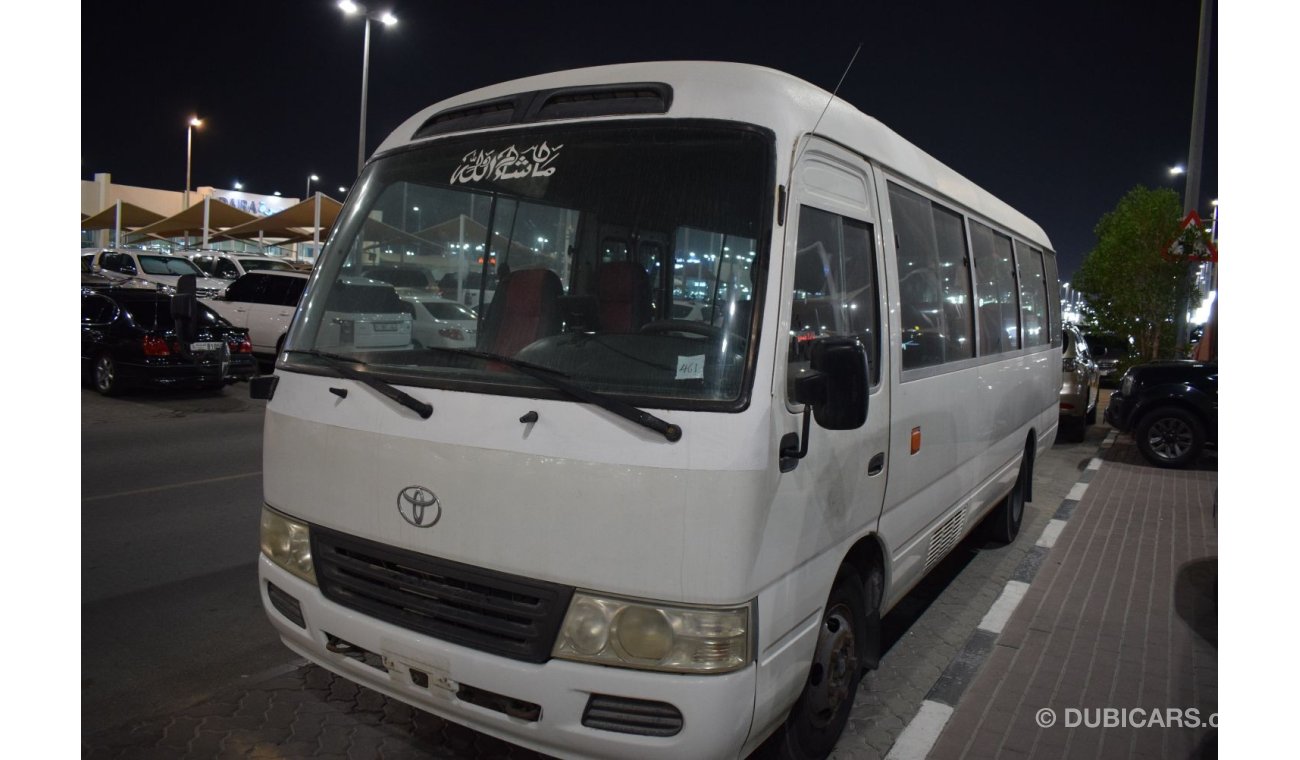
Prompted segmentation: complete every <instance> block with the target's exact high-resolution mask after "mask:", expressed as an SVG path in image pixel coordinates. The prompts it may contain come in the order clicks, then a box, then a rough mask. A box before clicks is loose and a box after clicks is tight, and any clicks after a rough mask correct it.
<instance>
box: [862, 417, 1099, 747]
mask: <svg viewBox="0 0 1300 760" xmlns="http://www.w3.org/2000/svg"><path fill="white" fill-rule="evenodd" d="M1118 435H1119V434H1118V433H1117V432H1116V431H1115V430H1111V431H1110V432H1109V433H1107V434H1106V438H1105V439H1104V440H1103V441H1102V442H1101V445H1100V446H1099V447H1098V450H1097V454H1098V455H1097V456H1094V457H1093V458H1092V460H1091V461H1089V462H1088V465H1087V467H1085V468H1084V470H1083V472H1082V473H1080V475H1079V480H1078V481H1077V482H1076V483H1075V484H1074V486H1072V487H1071V488H1070V491H1069V493H1068V494H1066V496H1065V498H1064V499H1062V500H1061V504H1060V506H1059V507H1057V509H1056V513H1055V514H1054V515H1053V516H1052V519H1051V520H1049V521H1048V522H1047V525H1046V526H1044V528H1043V532H1042V534H1040V535H1039V537H1038V540H1037V541H1036V542H1035V543H1034V546H1033V548H1031V549H1030V550H1029V553H1028V554H1026V555H1025V557H1024V559H1023V560H1021V562H1020V565H1019V566H1017V567H1016V570H1015V572H1014V573H1012V575H1011V580H1009V581H1007V583H1006V586H1004V587H1003V589H1002V593H1001V594H1000V595H999V596H998V598H997V599H996V600H995V601H994V602H993V604H992V606H990V607H989V611H988V612H987V613H986V614H985V615H984V618H983V619H982V620H981V621H980V623H979V625H978V626H976V628H975V631H974V632H972V633H971V635H970V637H969V638H967V639H966V643H965V645H963V646H962V648H961V649H960V650H959V651H958V652H957V654H956V655H955V656H954V657H953V658H952V660H951V661H950V662H949V663H948V666H947V667H946V668H944V670H943V673H941V674H940V675H939V678H938V680H936V681H935V682H934V686H932V687H931V688H930V691H929V693H928V694H926V696H925V700H924V701H922V702H921V709H920V710H918V711H917V713H916V715H915V716H914V717H913V718H912V720H911V721H910V722H909V723H908V724H907V726H906V727H905V728H904V729H903V733H901V734H899V736H898V739H897V741H895V742H894V746H893V747H891V748H890V750H889V754H888V755H886V757H885V760H925V758H926V757H927V756H928V755H929V754H930V750H931V749H932V748H933V747H934V743H935V742H936V741H938V739H939V735H940V734H941V733H943V729H944V727H945V726H946V725H948V719H949V718H950V717H952V713H953V711H954V710H955V709H956V708H957V703H958V702H960V701H961V696H962V694H963V693H965V691H966V687H967V686H969V685H970V684H971V682H972V681H974V680H975V676H976V675H977V674H978V673H979V671H980V668H982V667H983V666H984V661H985V660H986V659H987V658H988V655H989V654H990V653H991V652H992V651H993V646H994V644H995V643H997V639H998V635H999V634H1001V633H1002V628H1003V626H1005V625H1006V623H1007V621H1008V620H1009V619H1010V618H1011V615H1012V613H1014V612H1015V611H1016V607H1017V606H1019V604H1020V600H1021V599H1022V598H1023V597H1024V595H1025V592H1026V591H1028V590H1029V585H1030V583H1032V582H1033V580H1034V576H1036V575H1037V574H1038V570H1039V568H1041V567H1042V565H1043V560H1044V559H1046V558H1047V555H1048V554H1050V553H1051V551H1052V547H1053V546H1055V545H1056V540H1057V538H1059V537H1060V535H1061V531H1062V530H1064V528H1065V525H1066V523H1067V522H1069V520H1070V516H1071V515H1072V514H1074V510H1075V507H1077V506H1079V502H1080V501H1081V500H1082V499H1083V495H1084V494H1085V493H1086V492H1087V490H1088V483H1090V482H1091V481H1092V479H1093V477H1095V476H1096V474H1097V471H1098V470H1099V469H1101V464H1102V460H1101V456H1100V454H1101V453H1102V452H1103V451H1105V450H1106V449H1108V448H1110V447H1111V446H1112V445H1114V443H1115V439H1116V438H1117V437H1118Z"/></svg>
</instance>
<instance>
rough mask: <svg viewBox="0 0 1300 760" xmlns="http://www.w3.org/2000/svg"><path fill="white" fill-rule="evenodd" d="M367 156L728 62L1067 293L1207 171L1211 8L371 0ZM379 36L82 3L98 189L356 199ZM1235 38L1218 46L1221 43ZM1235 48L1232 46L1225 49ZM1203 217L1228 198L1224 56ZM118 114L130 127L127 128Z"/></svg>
mask: <svg viewBox="0 0 1300 760" xmlns="http://www.w3.org/2000/svg"><path fill="white" fill-rule="evenodd" d="M370 8H371V9H372V10H383V9H386V8H391V10H392V11H393V13H394V14H395V15H396V16H397V17H398V18H399V23H398V24H397V25H396V26H394V27H384V26H382V25H380V24H377V23H376V24H373V25H372V30H371V50H370V56H371V57H370V92H369V98H368V111H369V118H368V126H367V133H366V134H367V140H366V142H367V155H368V154H369V151H370V150H373V149H374V148H375V147H376V146H378V145H379V143H380V141H382V140H383V139H384V137H385V136H386V135H387V134H388V133H389V131H391V130H392V129H394V128H395V127H396V126H397V125H398V124H400V123H401V122H402V121H403V120H404V119H405V118H406V117H408V116H410V115H411V114H412V113H414V112H415V111H417V110H419V109H421V108H423V107H425V106H427V105H429V104H432V103H434V102H436V101H438V100H440V99H442V98H446V97H449V96H452V95H455V94H458V93H460V92H464V91H466V90H470V89H474V88H477V87H481V86H484V85H488V84H493V83H495V82H500V81H505V80H509V79H514V78H517V77H522V76H527V75H532V74H539V73H544V72H547V71H557V70H561V69H568V68H577V67H582V66H592V65H600V64H608V63H621V62H629V61H641V60H683V59H690V60H727V61H737V62H743V63H753V64H759V65H764V66H770V67H772V68H777V69H781V70H784V71H787V72H789V73H791V74H794V75H796V76H798V77H801V78H803V79H806V80H808V81H810V82H812V83H814V84H817V85H819V86H821V87H823V88H824V89H826V90H831V89H833V88H834V87H835V84H836V82H837V81H838V80H839V78H840V75H841V73H842V72H843V69H844V67H845V65H846V64H847V63H848V61H849V59H850V57H851V56H852V54H853V51H854V49H855V48H856V47H857V45H858V43H859V42H862V43H864V45H863V48H862V52H861V54H860V55H859V56H858V59H857V61H856V63H855V64H854V66H853V68H852V70H851V71H850V72H849V74H848V78H847V79H846V80H845V82H844V84H843V86H842V87H841V89H840V93H839V94H840V96H841V97H842V98H844V99H846V100H847V101H849V102H850V103H852V104H853V105H854V106H856V107H857V108H858V109H859V110H861V111H863V112H865V113H868V114H870V115H872V116H874V117H876V118H877V119H879V120H880V121H882V122H883V123H885V124H886V125H888V126H889V127H891V128H893V129H894V130H895V131H897V132H898V133H899V134H901V135H902V136H903V137H904V138H906V139H908V140H910V141H911V142H913V143H915V144H916V145H918V146H919V147H921V148H922V149H923V150H925V151H927V152H928V153H930V154H931V155H933V156H935V157H936V158H938V159H939V160H940V161H943V162H944V163H946V164H948V165H949V166H951V167H952V168H953V169H955V170H957V171H958V172H960V173H962V174H963V175H965V176H966V177H968V178H970V179H971V180H973V181H974V182H976V183H977V184H979V185H981V186H982V187H984V188H985V189H987V190H989V191H991V192H992V193H993V194H994V195H997V196H998V197H1000V198H1002V199H1003V200H1005V201H1007V202H1008V203H1010V204H1011V205H1012V206H1014V207H1016V208H1017V209H1019V210H1020V211H1022V212H1024V213H1025V214H1026V215H1028V216H1029V217H1030V218H1032V219H1034V220H1035V221H1037V222H1038V223H1039V224H1040V225H1042V227H1043V228H1044V229H1045V230H1046V231H1047V234H1048V235H1049V237H1051V239H1052V242H1053V243H1054V245H1055V247H1056V250H1057V252H1058V253H1059V255H1060V258H1061V279H1062V280H1067V279H1068V278H1069V277H1070V276H1071V275H1072V274H1073V272H1074V270H1075V269H1076V268H1077V267H1078V265H1079V262H1080V261H1082V258H1083V256H1084V254H1086V253H1087V251H1089V250H1090V249H1091V248H1092V246H1093V244H1094V238H1093V228H1094V226H1095V225H1096V223H1097V221H1098V219H1099V218H1100V217H1101V215H1102V214H1103V213H1105V212H1107V211H1108V210H1110V209H1112V208H1114V206H1115V204H1116V203H1117V202H1118V200H1119V199H1120V198H1121V197H1122V196H1123V195H1124V194H1125V193H1126V192H1127V191H1128V190H1130V189H1131V188H1133V187H1134V186H1136V185H1138V184H1143V185H1146V186H1148V187H1157V186H1166V187H1171V188H1174V189H1176V190H1178V192H1179V193H1180V194H1181V192H1182V178H1180V177H1171V176H1170V175H1169V172H1168V169H1169V167H1170V166H1173V165H1175V164H1183V163H1186V161H1187V152H1188V137H1189V133H1190V124H1191V111H1192V95H1193V84H1194V75H1195V69H1196V47H1197V29H1198V14H1199V12H1200V2H1199V0H1142V1H1141V2H1132V0H1122V1H1114V2H1112V1H1109V0H1107V1H1105V2H1092V3H1071V4H1066V3H1057V2H1041V1H1040V2H1031V3H1016V2H997V3H954V2H948V3H936V2H886V3H878V2H845V3H821V2H802V3H796V2H785V3H769V2H725V3H724V2H705V1H704V0H695V2H689V3H687V2H676V1H675V0H674V1H670V0H659V1H657V2H653V3H636V4H627V5H622V4H618V3H612V2H602V3H587V2H563V3H523V2H499V1H495V0H472V1H471V2H460V3H453V2H427V1H421V2H416V1H415V0H393V3H392V4H391V5H380V4H378V2H372V3H371V5H370ZM362 28H363V27H362V22H361V20H360V19H359V18H358V17H355V16H354V17H347V16H345V15H344V14H343V13H342V12H341V11H340V10H339V9H338V8H337V7H336V6H335V1H334V0H273V1H270V2H262V3H242V4H241V3H177V2H155V1H153V0H146V1H144V2H141V1H139V0H132V1H131V2H99V3H86V4H83V5H82V6H81V33H82V51H81V53H82V55H81V178H82V179H90V178H91V177H92V175H93V174H95V173H96V172H109V173H111V174H112V175H113V180H114V181H115V182H118V183H121V184H128V185H138V186H144V187H155V188H165V189H176V190H180V189H182V188H183V186H184V181H185V132H186V130H185V125H186V122H187V121H188V118H189V116H190V115H191V114H195V113H196V114H198V115H199V116H200V117H202V118H203V119H205V120H206V124H205V126H204V127H203V128H202V130H201V131H197V132H196V133H195V137H194V155H193V174H194V180H193V183H194V186H195V187H198V186H203V185H212V186H216V187H222V188H230V187H231V186H232V185H233V183H234V182H235V181H236V180H239V181H240V182H242V183H243V185H244V189H245V190H247V191H249V192H255V193H264V194H268V195H269V194H271V193H272V192H273V191H276V190H278V191H280V192H281V193H283V194H284V195H286V196H301V195H302V194H303V191H304V188H305V185H306V180H307V176H308V175H309V174H311V173H316V174H318V175H320V177H321V182H320V183H319V189H321V190H323V191H325V192H327V193H330V194H333V195H336V196H337V195H339V193H338V187H339V186H340V185H349V184H350V183H351V180H352V179H353V178H354V175H355V167H356V153H357V129H358V121H359V111H360V89H361V81H360V80H361V57H362V56H361V51H362V37H363V31H362ZM1216 36H1217V35H1216ZM1216 48H1217V45H1216ZM1211 65H1212V68H1211V75H1210V82H1209V97H1208V102H1207V120H1206V131H1205V146H1206V149H1205V154H1204V157H1203V161H1204V163H1203V177H1202V182H1201V193H1200V196H1201V201H1200V204H1199V206H1200V208H1201V209H1202V210H1203V212H1208V211H1209V208H1210V207H1209V201H1210V200H1211V199H1214V198H1216V197H1217V192H1218V188H1217V179H1218V176H1217V166H1216V163H1217V147H1216V146H1217V126H1218V125H1217V118H1216V112H1217V110H1218V106H1217V76H1216V75H1215V73H1214V72H1215V69H1217V54H1215V55H1213V56H1212V59H1211ZM106 114H113V118H105V115H106Z"/></svg>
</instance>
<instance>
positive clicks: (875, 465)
mask: <svg viewBox="0 0 1300 760" xmlns="http://www.w3.org/2000/svg"><path fill="white" fill-rule="evenodd" d="M883 469H885V452H883V451H882V452H880V453H878V454H876V455H875V456H874V457H872V458H871V461H870V462H868V463H867V475H868V476H870V475H879V474H880V471H881V470H883Z"/></svg>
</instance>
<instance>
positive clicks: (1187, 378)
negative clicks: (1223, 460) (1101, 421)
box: [1106, 361, 1219, 467]
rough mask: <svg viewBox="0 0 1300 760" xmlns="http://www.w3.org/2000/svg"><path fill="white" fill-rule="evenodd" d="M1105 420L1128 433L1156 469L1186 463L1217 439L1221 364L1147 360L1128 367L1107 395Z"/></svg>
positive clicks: (1189, 462)
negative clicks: (1116, 388)
mask: <svg viewBox="0 0 1300 760" xmlns="http://www.w3.org/2000/svg"><path fill="white" fill-rule="evenodd" d="M1106 422H1108V423H1109V424H1110V425H1112V426H1113V427H1115V428H1116V429H1118V430H1119V431H1121V432H1125V433H1132V434H1133V438H1134V439H1135V440H1136V441H1137V446H1138V450H1139V451H1141V452H1142V455H1143V456H1144V457H1146V458H1147V460H1148V461H1150V462H1151V463H1152V464H1154V465H1157V466H1159V467H1185V466H1187V465H1189V464H1191V463H1193V462H1195V461H1196V460H1197V458H1198V457H1200V455H1201V451H1202V450H1203V449H1204V448H1205V446H1206V445H1207V444H1213V443H1214V442H1215V441H1216V440H1217V439H1218V422H1219V365H1218V364H1217V363H1213V362H1211V363H1206V362H1196V361H1168V362H1150V363H1148V364H1139V365H1137V366H1135V367H1131V368H1129V370H1128V372H1125V373H1124V377H1123V379H1122V380H1121V381H1120V386H1119V390H1117V391H1115V393H1113V394H1112V395H1111V397H1110V405H1109V406H1107V407H1106Z"/></svg>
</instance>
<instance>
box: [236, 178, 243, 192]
mask: <svg viewBox="0 0 1300 760" xmlns="http://www.w3.org/2000/svg"><path fill="white" fill-rule="evenodd" d="M235 189H236V190H243V189H244V184H243V183H242V182H240V181H239V180H235Z"/></svg>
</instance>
